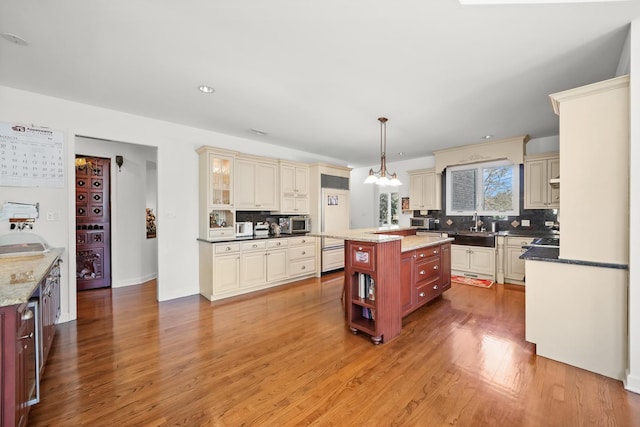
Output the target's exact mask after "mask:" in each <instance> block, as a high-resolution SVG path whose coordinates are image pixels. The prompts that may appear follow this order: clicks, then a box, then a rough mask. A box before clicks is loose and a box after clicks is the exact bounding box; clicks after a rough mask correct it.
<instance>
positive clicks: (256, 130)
mask: <svg viewBox="0 0 640 427" xmlns="http://www.w3.org/2000/svg"><path fill="white" fill-rule="evenodd" d="M249 132H251V133H252V134H254V135H258V136H267V135H268V134H269V133H268V132H265V131H263V130H260V129H255V128H251V129H249Z"/></svg>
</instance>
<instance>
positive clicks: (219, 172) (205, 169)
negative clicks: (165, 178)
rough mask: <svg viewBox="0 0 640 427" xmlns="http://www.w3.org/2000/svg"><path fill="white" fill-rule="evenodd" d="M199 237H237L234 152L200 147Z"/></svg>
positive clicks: (212, 238)
mask: <svg viewBox="0 0 640 427" xmlns="http://www.w3.org/2000/svg"><path fill="white" fill-rule="evenodd" d="M197 152H198V156H199V175H200V179H199V184H200V185H199V198H200V200H199V206H200V208H199V215H198V217H199V227H198V230H199V237H200V238H202V239H208V240H216V239H226V238H230V237H231V238H233V236H235V230H234V218H235V207H234V201H233V168H234V164H235V152H233V151H227V150H223V149H219V148H215V149H214V148H212V147H206V146H205V147H200V148H199V149H198V150H197Z"/></svg>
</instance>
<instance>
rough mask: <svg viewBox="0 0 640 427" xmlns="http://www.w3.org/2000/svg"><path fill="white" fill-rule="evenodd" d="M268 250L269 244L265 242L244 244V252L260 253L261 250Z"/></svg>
mask: <svg viewBox="0 0 640 427" xmlns="http://www.w3.org/2000/svg"><path fill="white" fill-rule="evenodd" d="M265 249H267V242H265V241H264V240H263V241H261V242H258V241H253V242H246V243H243V244H242V251H243V252H244V251H260V250H265Z"/></svg>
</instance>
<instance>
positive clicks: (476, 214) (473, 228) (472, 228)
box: [470, 212, 478, 231]
mask: <svg viewBox="0 0 640 427" xmlns="http://www.w3.org/2000/svg"><path fill="white" fill-rule="evenodd" d="M470 230H471V231H478V212H474V213H473V227H471V228H470Z"/></svg>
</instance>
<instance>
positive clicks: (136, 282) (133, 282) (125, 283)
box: [111, 273, 158, 288]
mask: <svg viewBox="0 0 640 427" xmlns="http://www.w3.org/2000/svg"><path fill="white" fill-rule="evenodd" d="M157 278H158V273H151V274H147V275H146V276H142V277H137V278H136V277H133V278H129V279H126V280H120V281H118V282H115V283H112V284H111V287H112V288H124V287H127V286H134V285H140V284H142V283H145V282H148V281H149V280H153V279H157Z"/></svg>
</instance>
